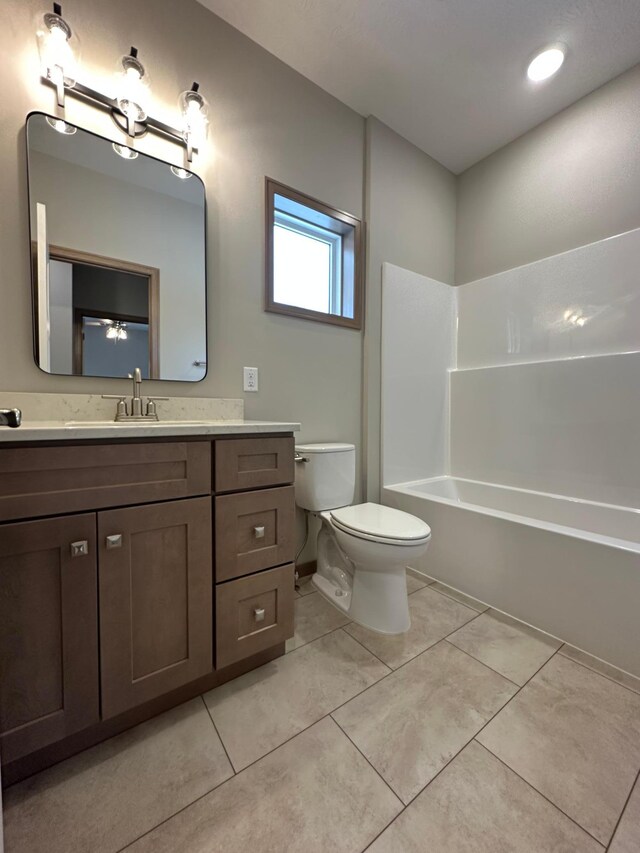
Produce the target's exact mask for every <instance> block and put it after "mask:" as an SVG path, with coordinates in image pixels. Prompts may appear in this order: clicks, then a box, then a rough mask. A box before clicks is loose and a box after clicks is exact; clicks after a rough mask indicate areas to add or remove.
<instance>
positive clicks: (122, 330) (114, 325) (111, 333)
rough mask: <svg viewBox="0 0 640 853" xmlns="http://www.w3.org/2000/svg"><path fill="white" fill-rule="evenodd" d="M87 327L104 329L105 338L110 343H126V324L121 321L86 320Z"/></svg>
mask: <svg viewBox="0 0 640 853" xmlns="http://www.w3.org/2000/svg"><path fill="white" fill-rule="evenodd" d="M86 324H87V326H101V327H102V328H103V329H106V333H105V334H106V336H107V338H108V339H109V340H110V341H113V342H114V344H117V343H118V341H126V340H127V338H128V334H127V324H126V323H124V322H123V321H122V320H108V319H106V318H105V319H97V320H87V321H86Z"/></svg>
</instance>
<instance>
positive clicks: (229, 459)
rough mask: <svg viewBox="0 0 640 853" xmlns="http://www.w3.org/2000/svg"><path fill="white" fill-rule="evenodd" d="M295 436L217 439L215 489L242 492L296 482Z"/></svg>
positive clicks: (217, 490)
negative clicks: (294, 471)
mask: <svg viewBox="0 0 640 853" xmlns="http://www.w3.org/2000/svg"><path fill="white" fill-rule="evenodd" d="M294 454H295V448H294V443H293V437H288V438H287V437H285V438H234V439H230V440H228V441H216V443H215V457H216V469H215V485H216V487H215V491H216V492H239V491H242V490H243V489H260V488H263V487H264V486H280V485H282V484H284V483H293V477H294V474H293V466H294V459H293V457H294Z"/></svg>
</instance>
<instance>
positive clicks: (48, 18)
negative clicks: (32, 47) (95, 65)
mask: <svg viewBox="0 0 640 853" xmlns="http://www.w3.org/2000/svg"><path fill="white" fill-rule="evenodd" d="M36 37H37V39H38V51H39V53H40V66H41V72H42V76H43V77H44V78H45V79H46V80H47V81H48V82H49V83H51V85H52V86H55V88H56V94H57V97H58V106H59V107H64V93H65V89H71V88H73V87H74V86H75V85H76V82H77V79H76V78H77V66H78V54H79V45H78V38H77V36H76V35H75V33H74V32H73V30H72V29H71V27H70V26H69V24H68V23H67V22H66V21H65V19H64V18H63V17H62V6H61V5H60V4H59V3H54V4H53V12H47V13H46V14H44V15H43V17H42V23H41V25H40V26H39V27H38V31H37V33H36Z"/></svg>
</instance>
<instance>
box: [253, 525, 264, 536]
mask: <svg viewBox="0 0 640 853" xmlns="http://www.w3.org/2000/svg"><path fill="white" fill-rule="evenodd" d="M253 534H254V536H255V537H256V539H264V526H260V527H254V528H253Z"/></svg>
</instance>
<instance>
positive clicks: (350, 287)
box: [266, 178, 362, 329]
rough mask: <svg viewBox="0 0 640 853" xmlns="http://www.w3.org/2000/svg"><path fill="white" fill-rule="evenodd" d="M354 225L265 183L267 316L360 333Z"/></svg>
mask: <svg viewBox="0 0 640 853" xmlns="http://www.w3.org/2000/svg"><path fill="white" fill-rule="evenodd" d="M360 234H361V224H360V221H359V220H358V219H356V218H355V217H353V216H350V215H349V214H348V213H343V212H342V211H340V210H335V209H334V208H332V207H329V206H328V205H326V204H323V203H322V202H319V201H316V200H315V199H312V198H309V197H308V196H305V195H302V194H301V193H298V192H296V191H295V190H292V189H290V188H289V187H285V186H283V185H282V184H278V183H276V182H275V181H272V180H270V179H269V178H267V233H266V238H267V239H266V263H267V269H266V310H267V311H274V312H276V313H278V314H287V315H289V316H293V317H302V318H304V319H307V320H318V321H321V322H323V323H333V324H335V325H339V326H348V327H351V328H353V329H360V328H361V325H362V320H361V317H362V288H361V283H360V277H361V267H362V264H361V259H360V252H361V236H360Z"/></svg>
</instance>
